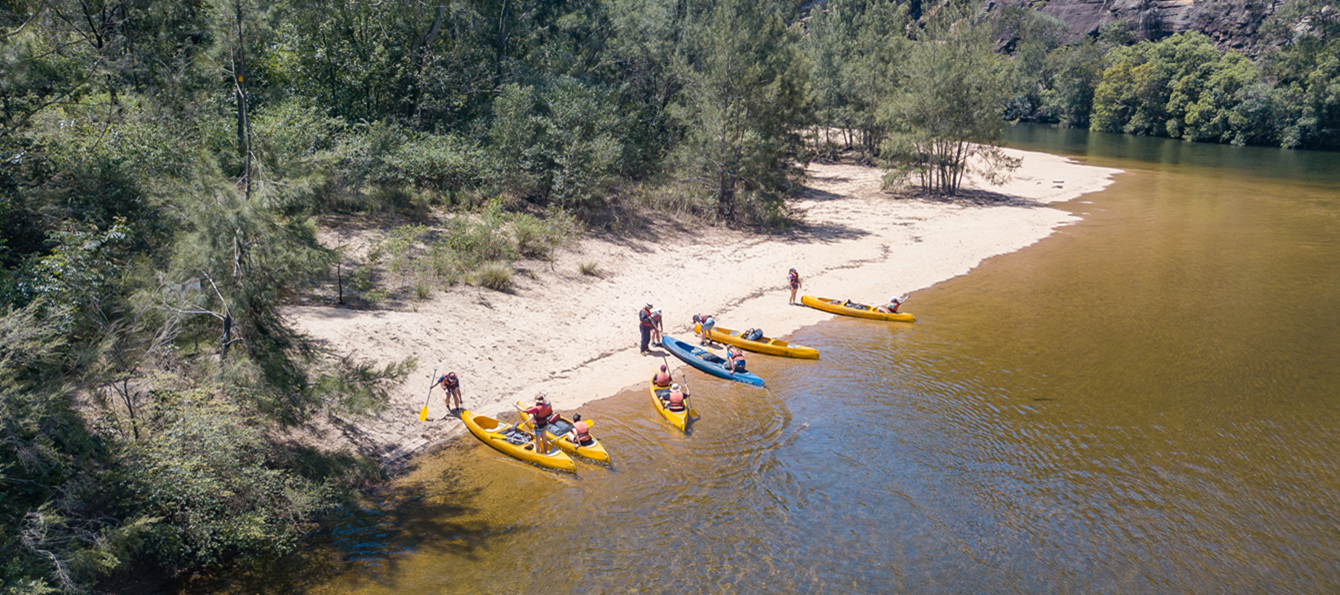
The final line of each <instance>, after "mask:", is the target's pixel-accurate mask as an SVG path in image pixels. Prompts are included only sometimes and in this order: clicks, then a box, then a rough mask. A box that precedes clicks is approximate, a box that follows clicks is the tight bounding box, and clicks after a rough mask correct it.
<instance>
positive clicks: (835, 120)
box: [803, 0, 907, 154]
mask: <svg viewBox="0 0 1340 595" xmlns="http://www.w3.org/2000/svg"><path fill="white" fill-rule="evenodd" d="M906 28H907V6H906V5H900V4H896V3H894V2H889V1H886V0H832V1H830V2H828V3H827V4H826V5H824V6H823V7H822V8H821V7H815V8H814V9H813V12H812V15H811V17H810V20H809V22H808V23H807V29H808V35H806V36H805V38H804V40H803V47H804V49H805V53H806V56H808V57H809V60H810V67H811V78H810V80H811V85H810V89H811V94H812V97H813V102H814V110H815V113H814V116H815V118H816V121H817V123H818V124H819V125H820V126H823V127H826V128H836V129H839V130H841V131H842V133H843V138H844V144H845V146H846V148H851V147H852V145H853V142H855V143H859V144H860V145H861V146H862V147H863V148H864V149H865V150H866V151H867V152H868V153H871V154H874V153H877V152H878V150H879V144H880V142H881V141H882V140H883V135H884V130H883V129H882V128H881V127H880V126H879V123H878V121H877V119H876V112H877V111H878V107H879V102H880V101H881V100H882V99H883V98H884V97H886V96H887V95H888V94H889V93H890V92H892V91H893V89H895V88H896V87H897V86H898V85H899V84H900V83H901V75H902V73H901V72H900V71H899V69H898V65H899V64H900V63H901V62H902V61H903V58H904V57H905V55H906V52H907V38H906V37H905V36H904V35H903V31H904V30H905V29H906ZM852 132H857V138H855V139H853V138H852Z"/></svg>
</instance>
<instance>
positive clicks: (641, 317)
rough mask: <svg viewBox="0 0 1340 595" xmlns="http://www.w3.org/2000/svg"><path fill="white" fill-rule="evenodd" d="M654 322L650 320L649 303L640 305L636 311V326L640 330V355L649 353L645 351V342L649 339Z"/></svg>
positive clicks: (654, 325)
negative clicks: (640, 307) (639, 308)
mask: <svg viewBox="0 0 1340 595" xmlns="http://www.w3.org/2000/svg"><path fill="white" fill-rule="evenodd" d="M655 327H656V324H655V323H653V322H652V321H651V304H647V305H645V306H643V307H642V309H641V310H639V311H638V313H637V328H638V330H639V331H642V355H646V354H648V353H650V352H649V351H647V342H648V341H651V329H653V328H655Z"/></svg>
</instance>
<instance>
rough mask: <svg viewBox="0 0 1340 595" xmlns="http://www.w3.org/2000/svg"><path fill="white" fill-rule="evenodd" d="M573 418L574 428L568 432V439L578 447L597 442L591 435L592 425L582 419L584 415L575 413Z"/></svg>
mask: <svg viewBox="0 0 1340 595" xmlns="http://www.w3.org/2000/svg"><path fill="white" fill-rule="evenodd" d="M572 420H573V424H572V430H571V431H569V432H568V433H567V439H568V440H570V441H572V443H573V444H576V445H577V446H578V447H582V446H591V445H592V444H595V443H596V439H595V438H594V437H592V436H591V426H590V425H589V424H587V423H586V422H584V421H582V416H580V415H575V416H573V418H572Z"/></svg>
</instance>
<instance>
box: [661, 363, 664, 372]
mask: <svg viewBox="0 0 1340 595" xmlns="http://www.w3.org/2000/svg"><path fill="white" fill-rule="evenodd" d="M661 371H662V372H664V371H665V364H661Z"/></svg>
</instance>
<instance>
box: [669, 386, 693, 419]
mask: <svg viewBox="0 0 1340 595" xmlns="http://www.w3.org/2000/svg"><path fill="white" fill-rule="evenodd" d="M687 396H689V391H688V390H687V389H681V388H680V386H679V384H677V383H676V384H672V385H670V396H669V397H668V398H666V400H665V401H666V403H665V408H666V409H668V410H670V411H674V412H676V413H678V412H680V411H683V410H684V398H685V397H687Z"/></svg>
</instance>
